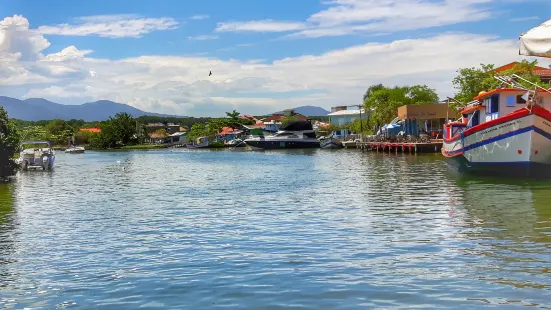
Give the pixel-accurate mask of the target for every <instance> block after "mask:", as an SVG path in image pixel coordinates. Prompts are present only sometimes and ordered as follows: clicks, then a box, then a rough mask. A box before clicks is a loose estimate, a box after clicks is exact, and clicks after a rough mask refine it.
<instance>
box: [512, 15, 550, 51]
mask: <svg viewBox="0 0 551 310" xmlns="http://www.w3.org/2000/svg"><path fill="white" fill-rule="evenodd" d="M519 54H520V55H524V56H538V57H548V58H551V19H550V20H548V21H546V22H545V23H543V24H541V25H539V26H538V27H535V28H532V29H530V30H528V32H526V33H524V34H522V35H521V36H520V49H519Z"/></svg>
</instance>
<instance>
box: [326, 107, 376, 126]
mask: <svg viewBox="0 0 551 310" xmlns="http://www.w3.org/2000/svg"><path fill="white" fill-rule="evenodd" d="M360 115H361V118H362V119H363V120H367V119H368V118H369V115H367V114H366V113H365V110H364V109H356V110H348V109H347V107H346V106H338V107H332V108H331V113H329V114H328V115H327V116H329V122H330V123H331V124H333V125H338V126H342V125H345V124H350V123H353V122H355V121H356V120H359V119H360Z"/></svg>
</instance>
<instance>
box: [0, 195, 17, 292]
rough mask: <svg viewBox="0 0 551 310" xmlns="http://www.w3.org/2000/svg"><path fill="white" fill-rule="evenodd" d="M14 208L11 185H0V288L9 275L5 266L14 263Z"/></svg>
mask: <svg viewBox="0 0 551 310" xmlns="http://www.w3.org/2000/svg"><path fill="white" fill-rule="evenodd" d="M14 218H15V208H14V201H13V193H12V184H0V279H2V281H0V287H1V286H5V285H7V282H8V281H9V280H10V279H11V273H10V272H9V268H8V267H7V266H6V265H7V264H9V263H12V262H14V261H15V260H14V259H13V258H12V256H13V254H14V253H15V241H14V233H15V219H14Z"/></svg>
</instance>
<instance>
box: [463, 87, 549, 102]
mask: <svg viewBox="0 0 551 310" xmlns="http://www.w3.org/2000/svg"><path fill="white" fill-rule="evenodd" d="M506 92H522V93H526V90H525V89H520V88H496V89H492V90H490V91H487V92H480V93H479V94H478V96H476V97H474V99H473V100H478V99H482V98H485V97H486V96H489V95H493V94H499V93H506ZM539 92H542V93H546V92H545V91H544V90H541V89H540V90H538V93H539Z"/></svg>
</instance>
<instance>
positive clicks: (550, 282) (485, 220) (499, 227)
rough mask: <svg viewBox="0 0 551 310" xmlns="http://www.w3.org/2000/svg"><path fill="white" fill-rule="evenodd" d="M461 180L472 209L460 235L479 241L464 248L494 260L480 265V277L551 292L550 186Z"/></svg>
mask: <svg viewBox="0 0 551 310" xmlns="http://www.w3.org/2000/svg"><path fill="white" fill-rule="evenodd" d="M456 184H457V185H458V187H459V189H460V190H461V195H462V203H461V206H460V207H461V208H462V209H463V210H465V212H466V216H465V217H463V221H464V223H463V227H464V229H463V230H462V231H461V232H460V234H459V236H460V237H462V238H466V239H469V240H472V241H473V242H474V244H473V246H472V247H471V248H465V249H463V251H464V252H465V254H467V255H483V256H485V257H487V258H489V260H487V261H485V263H484V264H478V266H477V267H476V270H477V273H478V277H479V279H480V280H483V281H487V282H489V283H493V284H505V285H511V286H513V287H516V288H536V289H544V290H550V289H551V279H550V278H549V277H548V274H549V272H550V271H551V262H549V251H550V250H551V208H550V205H551V186H550V184H549V183H541V182H528V181H525V180H505V181H504V180H499V179H495V178H481V177H472V176H471V177H469V178H466V177H458V178H456ZM520 292H521V293H520V294H519V295H518V296H522V295H525V296H527V298H528V296H530V295H531V294H528V293H527V292H523V291H520ZM530 297H532V298H533V296H530Z"/></svg>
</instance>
